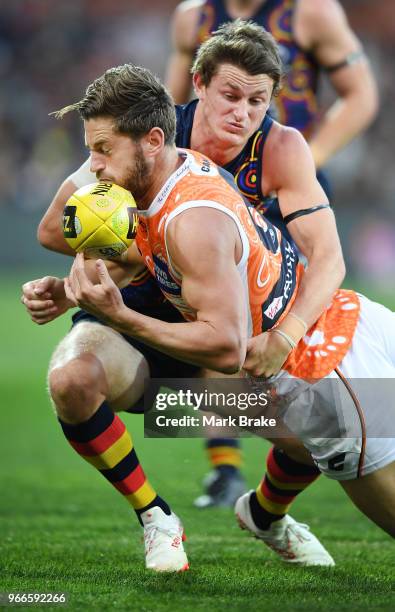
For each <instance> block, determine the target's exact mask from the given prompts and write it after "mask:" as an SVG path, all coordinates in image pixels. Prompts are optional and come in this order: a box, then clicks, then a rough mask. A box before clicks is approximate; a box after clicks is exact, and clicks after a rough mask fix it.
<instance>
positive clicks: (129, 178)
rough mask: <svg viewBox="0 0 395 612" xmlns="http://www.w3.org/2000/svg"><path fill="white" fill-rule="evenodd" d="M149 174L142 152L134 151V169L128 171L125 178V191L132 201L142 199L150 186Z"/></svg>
mask: <svg viewBox="0 0 395 612" xmlns="http://www.w3.org/2000/svg"><path fill="white" fill-rule="evenodd" d="M150 182H151V181H150V173H149V168H148V164H147V162H146V161H145V158H144V154H143V152H142V150H141V149H140V150H139V149H137V150H136V156H135V163H134V167H133V168H131V169H130V171H129V172H128V174H127V175H126V178H125V182H124V183H125V189H127V190H128V191H130V192H131V194H132V195H133V197H134V199H135V200H136V201H139V200H140V199H142V198H143V197H144V196H145V194H146V193H147V190H148V188H149V185H150Z"/></svg>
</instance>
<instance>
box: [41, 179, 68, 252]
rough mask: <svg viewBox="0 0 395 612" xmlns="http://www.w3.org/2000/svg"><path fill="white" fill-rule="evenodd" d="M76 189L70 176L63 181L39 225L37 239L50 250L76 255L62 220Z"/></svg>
mask: <svg viewBox="0 0 395 612" xmlns="http://www.w3.org/2000/svg"><path fill="white" fill-rule="evenodd" d="M76 189H77V187H76V186H75V184H74V183H73V181H72V180H71V179H70V178H67V179H66V180H65V181H63V183H62V184H61V186H60V187H59V189H58V191H57V192H56V194H55V196H54V198H53V200H52V202H51V203H50V205H49V207H48V209H47V211H46V213H45V215H44V216H43V218H42V220H41V222H40V225H39V226H38V230H37V239H38V241H39V243H40V244H41V245H42V246H43V247H45V248H46V249H49V250H50V251H55V252H56V253H63V254H64V255H74V251H73V249H72V248H71V247H70V246H69V245H68V244H67V242H66V241H65V239H64V236H63V227H62V221H63V209H64V207H65V204H66V202H67V200H68V199H69V197H70V196H71V195H72V194H73V193H74V192H75V191H76Z"/></svg>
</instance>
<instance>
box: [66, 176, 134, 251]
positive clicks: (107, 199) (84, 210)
mask: <svg viewBox="0 0 395 612" xmlns="http://www.w3.org/2000/svg"><path fill="white" fill-rule="evenodd" d="M137 226H138V216H137V207H136V202H135V200H134V198H133V196H132V194H131V193H130V192H129V191H127V190H126V189H123V187H119V185H115V184H114V183H108V182H106V181H100V182H99V183H92V184H91V185H86V186H85V187H81V188H80V189H78V190H77V191H76V192H75V193H73V195H72V196H71V197H70V198H69V199H68V201H67V203H66V206H65V208H64V212H63V234H64V237H65V239H66V242H67V243H68V244H69V245H70V246H71V248H72V249H74V250H75V251H77V253H81V252H84V253H85V255H86V256H87V257H90V258H93V259H95V258H103V259H111V258H114V257H118V255H121V253H123V252H124V251H125V250H126V249H127V248H128V247H129V246H130V245H131V244H132V242H133V240H134V238H135V236H136V232H137Z"/></svg>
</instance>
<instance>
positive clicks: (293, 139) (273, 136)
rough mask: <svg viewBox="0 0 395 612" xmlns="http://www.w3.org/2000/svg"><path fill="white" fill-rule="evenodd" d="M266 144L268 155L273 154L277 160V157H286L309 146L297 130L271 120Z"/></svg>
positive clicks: (307, 148)
mask: <svg viewBox="0 0 395 612" xmlns="http://www.w3.org/2000/svg"><path fill="white" fill-rule="evenodd" d="M267 146H268V149H269V151H270V156H271V157H272V156H275V157H276V160H277V162H278V161H279V159H283V160H284V159H288V157H292V156H293V155H295V154H299V153H300V152H301V151H305V150H307V151H308V150H309V146H308V144H307V142H306V140H305V139H304V137H303V136H302V134H301V133H300V132H299V130H296V129H295V128H292V127H289V126H285V125H281V124H280V123H277V121H274V122H273V126H272V128H271V130H270V134H269V138H268V143H267Z"/></svg>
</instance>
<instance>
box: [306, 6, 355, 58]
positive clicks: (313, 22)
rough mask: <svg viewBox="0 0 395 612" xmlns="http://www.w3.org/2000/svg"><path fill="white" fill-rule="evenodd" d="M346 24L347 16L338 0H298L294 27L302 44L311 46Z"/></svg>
mask: <svg viewBox="0 0 395 612" xmlns="http://www.w3.org/2000/svg"><path fill="white" fill-rule="evenodd" d="M346 25H347V18H346V15H345V12H344V9H343V7H342V6H341V4H340V3H339V2H338V0H299V1H298V5H297V12H296V16H295V29H296V30H297V31H298V32H299V33H300V37H301V38H302V39H303V46H305V47H308V48H313V47H314V46H315V45H316V44H318V43H319V42H320V40H322V38H327V37H329V36H331V34H332V33H336V32H337V31H338V30H339V28H340V29H343V28H344V27H345V26H346Z"/></svg>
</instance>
